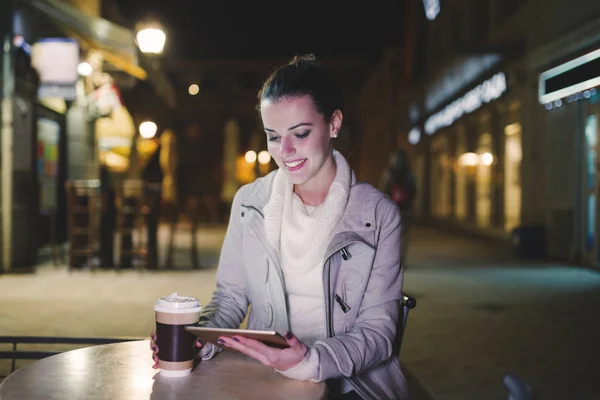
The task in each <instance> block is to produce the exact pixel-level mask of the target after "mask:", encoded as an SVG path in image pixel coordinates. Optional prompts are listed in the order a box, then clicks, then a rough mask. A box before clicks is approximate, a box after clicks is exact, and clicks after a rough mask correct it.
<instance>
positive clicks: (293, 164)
mask: <svg viewBox="0 0 600 400" xmlns="http://www.w3.org/2000/svg"><path fill="white" fill-rule="evenodd" d="M305 162H306V158H303V159H302V160H297V161H290V162H285V161H284V164H285V166H286V167H287V168H288V169H289V170H297V169H300V168H301V167H302V166H303V165H304V163H305Z"/></svg>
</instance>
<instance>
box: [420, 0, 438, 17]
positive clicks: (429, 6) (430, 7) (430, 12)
mask: <svg viewBox="0 0 600 400" xmlns="http://www.w3.org/2000/svg"><path fill="white" fill-rule="evenodd" d="M423 7H424V8H425V16H426V17H427V19H428V20H430V21H433V20H434V19H435V18H436V17H437V16H438V14H439V13H440V0H423Z"/></svg>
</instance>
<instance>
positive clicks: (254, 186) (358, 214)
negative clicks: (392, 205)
mask: <svg viewBox="0 0 600 400" xmlns="http://www.w3.org/2000/svg"><path fill="white" fill-rule="evenodd" d="M276 172H277V170H275V171H272V172H271V173H269V174H268V175H266V176H264V177H261V178H258V179H257V180H255V181H254V182H253V183H251V184H249V185H248V188H247V191H246V194H245V196H244V199H243V201H242V205H243V206H245V207H251V208H254V209H255V210H257V211H258V212H259V213H260V214H261V216H263V217H264V207H265V206H266V204H267V203H268V201H269V199H270V197H271V191H272V187H273V180H274V179H275V173H276ZM381 197H382V194H381V193H380V192H379V191H377V190H376V189H375V188H373V187H372V186H371V185H369V184H367V183H363V182H356V177H355V175H354V172H352V183H351V186H350V194H349V196H348V204H347V205H346V210H345V212H344V215H343V216H342V219H341V220H340V222H339V223H338V224H337V225H336V226H335V228H334V229H333V231H332V240H331V242H330V243H329V246H328V251H327V252H328V253H329V252H330V250H331V251H335V249H334V248H341V247H344V246H345V245H347V244H348V243H349V242H352V241H362V242H364V243H366V244H368V245H370V246H372V247H374V243H375V237H374V232H375V230H376V229H377V226H376V223H377V221H376V220H375V209H376V205H377V204H376V203H377V202H378V201H379V200H380V199H381Z"/></svg>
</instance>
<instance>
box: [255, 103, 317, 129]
mask: <svg viewBox="0 0 600 400" xmlns="http://www.w3.org/2000/svg"><path fill="white" fill-rule="evenodd" d="M260 114H261V117H262V120H263V123H264V125H265V126H267V127H272V126H274V127H275V126H276V125H282V124H283V125H285V128H286V129H287V127H289V126H292V125H294V124H295V123H299V122H312V121H314V120H315V119H316V118H319V117H321V115H320V114H319V112H318V111H317V109H316V107H315V104H314V103H313V100H312V98H311V97H310V96H301V97H292V98H283V99H279V100H275V101H272V100H263V101H261V103H260Z"/></svg>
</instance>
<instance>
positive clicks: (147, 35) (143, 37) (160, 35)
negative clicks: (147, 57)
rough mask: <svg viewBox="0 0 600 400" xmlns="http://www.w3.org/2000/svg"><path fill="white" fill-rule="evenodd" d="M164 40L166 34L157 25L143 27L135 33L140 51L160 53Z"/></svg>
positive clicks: (163, 46)
mask: <svg viewBox="0 0 600 400" xmlns="http://www.w3.org/2000/svg"><path fill="white" fill-rule="evenodd" d="M166 40H167V35H165V32H163V30H162V29H160V28H158V27H151V26H148V27H145V28H143V29H140V30H139V31H138V32H137V35H136V42H137V45H138V47H139V48H140V50H141V51H142V53H150V54H161V53H162V52H163V49H164V48H165V41H166Z"/></svg>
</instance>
